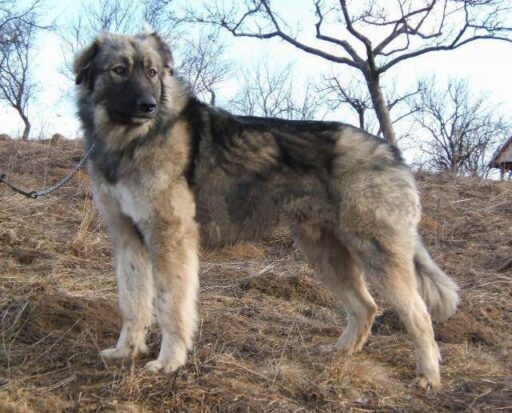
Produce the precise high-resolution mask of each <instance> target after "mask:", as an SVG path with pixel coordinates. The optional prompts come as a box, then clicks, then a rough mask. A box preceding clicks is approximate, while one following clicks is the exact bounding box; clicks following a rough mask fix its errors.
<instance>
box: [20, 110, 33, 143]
mask: <svg viewBox="0 0 512 413" xmlns="http://www.w3.org/2000/svg"><path fill="white" fill-rule="evenodd" d="M21 119H22V120H23V124H24V125H25V127H24V129H23V134H22V135H21V139H23V140H24V141H26V140H28V138H29V137H30V128H31V127H32V126H31V125H30V121H29V119H28V117H26V116H25V115H24V114H21Z"/></svg>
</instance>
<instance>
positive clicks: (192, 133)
mask: <svg viewBox="0 0 512 413" xmlns="http://www.w3.org/2000/svg"><path fill="white" fill-rule="evenodd" d="M202 107H204V104H203V103H201V102H199V101H198V100H197V99H196V98H194V97H191V98H190V99H189V101H188V102H187V105H186V106H185V108H184V109H183V111H182V113H181V115H180V117H183V118H185V120H186V123H187V125H188V127H189V137H190V149H189V154H188V162H187V167H186V168H185V172H184V175H185V178H186V179H187V182H188V184H189V185H190V186H193V185H194V180H195V172H196V167H197V162H198V160H199V150H200V146H201V139H202V131H203V130H204V128H203V126H204V125H203V123H204V122H203V116H202V110H201V108H202Z"/></svg>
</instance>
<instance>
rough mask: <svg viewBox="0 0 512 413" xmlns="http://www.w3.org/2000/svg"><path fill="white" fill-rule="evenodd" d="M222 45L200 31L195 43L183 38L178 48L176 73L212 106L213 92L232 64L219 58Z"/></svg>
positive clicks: (214, 95)
mask: <svg viewBox="0 0 512 413" xmlns="http://www.w3.org/2000/svg"><path fill="white" fill-rule="evenodd" d="M225 49H226V46H225V45H224V44H223V43H221V42H219V41H218V40H217V34H216V33H214V32H210V33H205V32H201V33H200V34H199V37H198V39H197V40H190V39H187V40H186V41H184V42H183V43H182V45H181V47H180V48H179V51H178V53H179V55H180V56H179V58H180V63H179V64H178V67H177V69H178V72H179V73H180V74H181V76H183V77H184V78H185V79H186V80H187V81H188V82H189V83H190V85H191V86H192V88H193V89H194V91H195V93H196V94H197V95H198V96H199V97H200V98H202V99H205V100H208V101H209V102H210V104H212V105H214V104H215V101H216V97H217V93H216V90H217V88H218V86H219V84H220V83H222V82H223V81H225V80H226V79H227V77H228V75H229V74H230V73H231V70H232V64H231V62H230V61H229V60H227V59H225V58H224V57H223V56H224V54H225Z"/></svg>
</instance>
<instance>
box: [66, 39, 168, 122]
mask: <svg viewBox="0 0 512 413" xmlns="http://www.w3.org/2000/svg"><path fill="white" fill-rule="evenodd" d="M74 71H75V76H76V84H77V85H79V86H80V91H81V93H82V96H84V95H85V96H86V97H88V98H90V101H91V102H93V104H94V108H95V110H96V111H97V112H99V113H100V114H98V115H95V117H102V118H106V119H103V122H110V123H113V124H117V125H120V124H123V125H126V126H133V127H137V126H141V125H143V124H146V123H148V122H149V121H151V120H152V119H154V118H155V117H156V116H157V115H158V113H159V111H161V110H162V105H163V104H164V101H165V100H166V99H167V100H168V99H170V98H171V97H169V96H165V94H166V84H168V82H169V78H170V77H172V76H173V62H172V54H171V51H170V49H169V47H168V46H167V44H166V43H165V42H164V41H163V40H162V39H161V38H160V37H159V36H158V35H157V34H156V33H152V32H144V33H142V34H139V35H136V36H123V35H116V34H110V33H101V34H100V35H99V36H98V37H97V38H96V39H95V40H94V41H93V43H92V44H91V45H90V46H89V47H87V48H86V49H85V50H84V51H82V52H81V53H80V54H79V55H78V56H77V58H76V60H75V64H74ZM97 121H98V119H95V123H96V122H97Z"/></svg>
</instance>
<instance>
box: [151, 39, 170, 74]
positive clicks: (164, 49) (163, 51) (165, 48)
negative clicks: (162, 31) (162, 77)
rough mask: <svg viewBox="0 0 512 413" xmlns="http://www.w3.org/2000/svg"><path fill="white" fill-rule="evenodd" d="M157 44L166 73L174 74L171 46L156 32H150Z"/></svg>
mask: <svg viewBox="0 0 512 413" xmlns="http://www.w3.org/2000/svg"><path fill="white" fill-rule="evenodd" d="M150 36H152V37H153V38H154V39H155V41H156V44H157V47H158V51H159V53H160V56H161V57H162V61H163V63H164V67H165V68H166V69H167V70H168V73H169V74H170V75H171V76H172V75H173V74H174V61H173V58H172V52H171V48H170V47H169V45H168V44H167V42H165V41H164V40H163V39H162V38H161V37H160V36H159V35H158V34H157V33H156V32H153V33H151V34H150Z"/></svg>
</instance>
